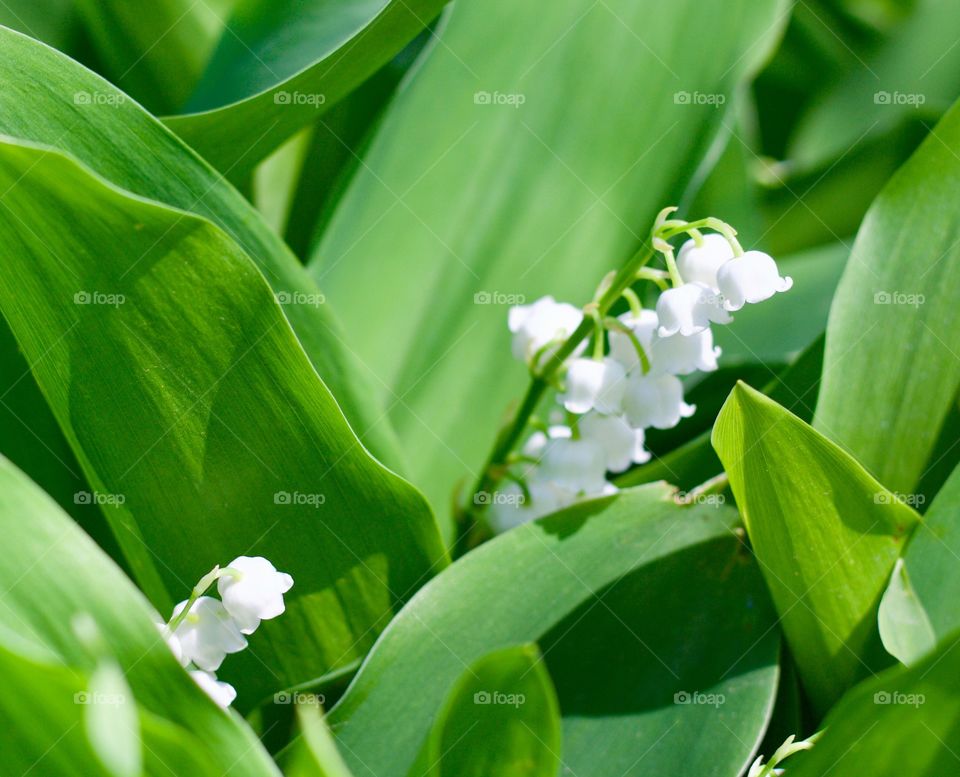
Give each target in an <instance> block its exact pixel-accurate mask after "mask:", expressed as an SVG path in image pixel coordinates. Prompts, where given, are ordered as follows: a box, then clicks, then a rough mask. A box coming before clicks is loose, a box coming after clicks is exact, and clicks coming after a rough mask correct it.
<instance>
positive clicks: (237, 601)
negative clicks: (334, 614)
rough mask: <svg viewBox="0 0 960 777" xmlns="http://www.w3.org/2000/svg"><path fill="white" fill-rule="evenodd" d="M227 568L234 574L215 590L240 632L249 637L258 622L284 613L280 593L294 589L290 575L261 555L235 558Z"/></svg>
mask: <svg viewBox="0 0 960 777" xmlns="http://www.w3.org/2000/svg"><path fill="white" fill-rule="evenodd" d="M227 566H228V568H229V569H230V570H233V573H230V572H228V573H227V574H224V575H223V577H221V578H220V579H219V580H218V581H217V590H218V591H219V592H220V597H221V598H222V599H223V606H224V607H225V608H226V609H227V612H229V613H230V615H231V616H232V617H233V618H234V620H235V621H236V622H237V625H238V626H239V627H240V631H242V632H243V633H244V634H252V633H253V632H254V630H256V628H257V627H258V626H259V625H260V621H261V620H269V619H270V618H276V617H277V616H278V615H280V614H281V613H282V612H283V611H284V603H283V594H285V593H286V592H287V591H289V590H290V588H291V587H292V586H293V578H292V577H290V575H288V574H286V573H285V572H278V571H277V569H276V567H274V565H273V564H271V563H270V562H269V561H268V560H267V559H265V558H263V557H261V556H253V557H251V556H238V557H237V558H235V559H234V560H233V561H231V562H230V563H229V564H228V565H227Z"/></svg>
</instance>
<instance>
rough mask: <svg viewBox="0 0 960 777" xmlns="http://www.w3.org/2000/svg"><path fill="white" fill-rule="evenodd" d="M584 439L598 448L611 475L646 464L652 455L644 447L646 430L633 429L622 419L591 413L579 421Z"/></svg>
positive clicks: (617, 416) (621, 417)
mask: <svg viewBox="0 0 960 777" xmlns="http://www.w3.org/2000/svg"><path fill="white" fill-rule="evenodd" d="M579 428H580V436H581V439H583V440H586V441H588V442H592V443H595V444H596V445H599V446H600V448H601V449H602V450H603V454H604V457H605V466H606V468H607V471H608V472H623V471H624V470H626V469H628V468H629V467H630V465H631V464H644V463H645V462H647V461H649V460H650V452H649V451H647V450H646V449H645V448H644V447H643V443H644V433H643V429H633V428H632V427H631V426H630V424H628V423H627V421H626V419H625V418H623V416H619V415H602V414H601V413H590V414H589V415H585V416H584V417H583V418H581V419H580V422H579Z"/></svg>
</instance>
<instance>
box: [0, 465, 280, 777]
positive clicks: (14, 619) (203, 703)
mask: <svg viewBox="0 0 960 777" xmlns="http://www.w3.org/2000/svg"><path fill="white" fill-rule="evenodd" d="M25 519H26V520H25ZM0 535H2V536H3V537H4V541H5V542H7V543H8V544H9V547H11V548H15V549H16V552H13V553H6V554H4V557H3V562H2V563H0V590H3V591H4V596H3V600H2V604H0V677H2V678H3V693H2V694H0V723H2V724H3V725H0V771H2V772H3V773H4V774H23V773H29V774H35V773H36V774H42V775H57V776H59V775H62V774H83V775H84V776H86V775H87V774H99V773H100V772H98V771H96V768H95V767H96V764H98V763H100V761H99V760H98V759H97V758H95V757H94V755H93V753H92V751H91V750H90V748H89V745H86V744H84V743H85V742H86V736H85V735H84V733H83V732H84V723H83V716H84V715H87V716H89V714H90V713H89V711H87V712H85V711H84V710H83V709H82V707H83V706H84V703H85V700H86V701H89V702H93V703H95V702H96V701H97V700H96V699H95V698H93V699H91V698H90V697H89V694H90V693H92V692H95V693H102V692H105V690H104V685H103V684H102V683H93V684H91V683H90V682H89V677H90V674H92V673H93V672H94V669H95V666H96V663H97V661H96V658H95V657H94V656H91V655H90V652H89V651H88V649H87V648H86V647H85V646H84V644H83V643H82V641H81V640H79V639H78V638H77V634H76V632H75V630H74V624H75V623H76V622H77V617H78V616H80V615H83V616H84V617H87V618H92V620H93V622H94V623H95V625H96V628H97V631H98V632H99V633H100V634H102V636H103V640H104V642H105V643H106V644H107V645H108V646H109V650H110V652H111V653H112V654H113V657H114V658H115V659H116V662H117V664H119V666H120V668H121V669H122V670H123V671H124V674H125V676H126V683H127V684H128V685H129V688H130V690H131V691H132V693H133V696H134V698H135V699H136V702H137V704H138V705H139V706H140V707H141V709H142V710H143V711H145V712H146V713H149V714H152V715H153V716H156V717H159V718H162V719H164V721H166V722H167V725H166V726H164V727H163V728H165V729H166V730H167V731H168V732H169V731H170V727H171V726H179V727H183V728H185V729H188V730H189V731H191V732H193V734H194V735H195V737H196V739H195V740H191V741H192V744H191V745H189V747H190V748H191V749H196V748H199V750H200V751H202V752H201V755H198V756H197V758H198V759H199V760H200V762H212V763H213V764H215V765H216V766H217V771H216V772H215V774H224V775H225V774H229V775H231V776H236V777H271V776H272V775H276V774H277V770H276V768H275V767H274V765H273V763H272V761H271V760H270V758H269V757H268V756H267V754H266V752H265V751H264V750H263V748H262V747H261V746H260V743H259V742H258V741H257V739H256V737H255V736H254V735H253V732H252V731H250V729H249V728H248V727H247V726H246V725H245V724H243V723H242V722H241V721H240V719H239V718H237V717H236V716H233V715H230V714H227V713H225V712H224V711H223V710H221V709H220V708H219V707H217V706H216V705H215V704H214V703H213V702H212V701H211V700H210V699H209V698H208V697H207V696H206V694H205V693H204V692H203V691H202V690H200V688H199V687H198V686H197V684H196V683H195V682H194V681H193V680H192V679H191V678H190V677H189V676H188V675H187V673H186V672H185V671H184V670H183V668H182V667H181V666H180V665H179V664H178V663H177V661H176V659H175V658H174V656H173V654H172V653H171V652H170V650H169V648H168V647H167V646H166V644H165V643H164V642H163V640H162V639H161V638H160V634H159V632H158V630H157V628H156V625H155V623H154V618H155V617H156V613H155V612H154V611H153V609H152V608H151V607H150V605H149V604H148V603H147V601H146V600H145V599H144V598H143V596H142V594H141V593H140V592H139V591H138V590H137V589H136V587H135V586H133V584H131V582H130V581H129V580H128V579H127V578H126V577H124V575H123V573H122V572H121V571H120V570H119V569H118V568H117V567H116V566H115V565H114V564H113V562H112V561H110V559H109V558H107V557H106V556H105V555H104V554H103V552H102V551H100V549H99V548H97V546H96V545H94V543H93V542H92V541H91V540H90V538H89V537H87V536H86V535H84V534H83V532H82V531H80V530H79V529H78V528H77V527H76V525H75V524H74V523H73V521H71V520H70V518H69V517H68V516H67V515H66V514H65V513H63V512H62V511H61V510H60V509H59V508H58V507H57V506H56V504H55V503H54V502H53V501H52V500H51V499H50V498H49V497H47V496H46V495H45V494H44V493H43V492H42V491H40V490H39V489H38V488H37V487H36V486H35V485H34V484H33V483H31V482H30V481H29V480H28V479H27V478H26V477H25V476H24V475H23V473H21V472H20V471H19V470H17V469H16V468H14V467H13V466H12V465H11V464H10V463H9V462H7V461H6V460H5V459H2V458H0ZM11 651H14V652H11ZM14 653H16V655H15V654H14ZM55 664H61V666H53V665H55ZM68 667H70V668H69V669H68ZM74 667H75V669H74ZM65 693H66V694H69V695H68V696H65V695H64V694H65ZM74 694H81V695H80V696H77V697H75V696H74ZM83 694H88V695H87V696H84V695H83ZM141 722H142V720H141ZM143 735H144V737H145V738H146V742H147V744H149V741H150V729H149V728H148V727H147V726H144V728H143ZM61 736H62V739H60V737H61ZM80 737H82V739H78V738H80ZM185 747H187V745H185ZM48 748H49V749H50V756H52V758H51V760H50V761H49V762H48V761H47V760H46V758H41V756H43V754H44V752H45V751H46V750H47V749H48ZM76 748H81V749H79V750H77V749H76ZM50 756H48V757H50ZM8 759H9V760H8ZM75 759H76V760H75ZM150 761H151V759H150V758H146V761H145V762H146V763H147V764H149V763H150ZM21 763H25V764H26V765H25V766H24V767H23V768H22V769H16V768H15V766H16V765H17V764H21ZM77 763H79V764H81V765H82V770H80V771H76V764H77ZM35 764H39V768H38V770H36V771H32V772H30V771H27V767H29V766H31V765H35ZM59 764H71V766H70V767H69V768H68V767H66V766H64V767H63V768H61V767H60V766H59ZM71 769H73V770H74V771H71ZM149 773H150V774H163V773H164V772H163V771H162V770H156V771H150V772H149ZM200 773H201V774H208V773H209V772H207V773H204V772H200Z"/></svg>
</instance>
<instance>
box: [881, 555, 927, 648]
mask: <svg viewBox="0 0 960 777" xmlns="http://www.w3.org/2000/svg"><path fill="white" fill-rule="evenodd" d="M878 622H879V627H880V639H881V640H883V646H884V647H885V648H886V649H887V652H888V653H889V654H890V655H892V656H893V657H894V658H896V659H897V660H898V661H900V663H902V664H906V665H907V666H910V665H911V664H913V663H915V662H916V661H917V660H918V659H919V658H921V657H922V656H923V655H925V654H927V653H929V652H930V651H931V650H933V648H934V647H935V646H936V643H937V637H936V634H934V631H933V626H932V625H931V624H930V618H929V617H928V616H927V613H926V610H924V609H923V604H921V602H920V600H919V599H918V598H917V594H916V592H915V591H914V590H913V586H912V585H911V584H910V576H909V575H908V574H907V567H906V565H905V564H904V563H903V559H902V558H901V559H897V563H896V565H895V566H894V568H893V574H892V575H891V576H890V583H889V585H888V586H887V590H886V591H884V592H883V598H882V599H881V600H880V611H879V613H878Z"/></svg>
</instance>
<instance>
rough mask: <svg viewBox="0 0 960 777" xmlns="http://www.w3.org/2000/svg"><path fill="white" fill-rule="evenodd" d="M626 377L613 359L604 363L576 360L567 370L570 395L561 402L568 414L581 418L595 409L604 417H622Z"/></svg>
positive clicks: (606, 359)
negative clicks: (619, 415) (616, 415)
mask: <svg viewBox="0 0 960 777" xmlns="http://www.w3.org/2000/svg"><path fill="white" fill-rule="evenodd" d="M626 376H627V372H626V370H625V369H624V368H623V365H622V364H620V362H618V361H617V360H616V359H611V358H610V357H607V358H605V359H604V360H603V361H597V360H596V359H574V360H573V361H572V362H570V367H569V369H568V370H567V377H566V393H565V394H563V396H561V397H560V401H561V402H562V403H563V406H564V407H565V408H566V409H567V410H569V411H570V412H571V413H577V414H578V415H581V414H583V413H588V412H590V411H591V410H594V409H595V410H599V411H600V412H601V413H618V412H620V401H621V400H622V399H623V390H624V387H625V378H626Z"/></svg>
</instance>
